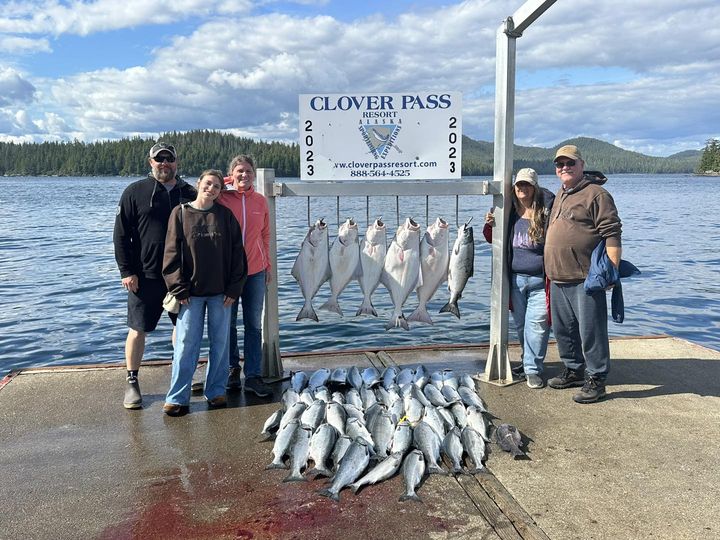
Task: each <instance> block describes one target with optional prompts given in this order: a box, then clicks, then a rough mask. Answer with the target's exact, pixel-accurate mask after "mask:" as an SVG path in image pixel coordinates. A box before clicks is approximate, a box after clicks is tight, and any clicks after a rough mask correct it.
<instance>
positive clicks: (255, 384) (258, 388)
mask: <svg viewBox="0 0 720 540" xmlns="http://www.w3.org/2000/svg"><path fill="white" fill-rule="evenodd" d="M245 391H246V392H252V393H253V394H255V395H256V396H259V397H267V396H270V395H272V388H270V387H269V386H268V385H267V384H265V383H264V382H263V380H262V379H261V378H260V377H250V378H249V379H245Z"/></svg>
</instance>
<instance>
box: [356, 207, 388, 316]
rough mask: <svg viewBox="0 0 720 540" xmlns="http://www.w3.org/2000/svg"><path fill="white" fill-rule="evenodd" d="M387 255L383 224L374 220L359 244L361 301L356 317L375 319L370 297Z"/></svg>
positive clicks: (377, 283) (378, 279)
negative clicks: (370, 316)
mask: <svg viewBox="0 0 720 540" xmlns="http://www.w3.org/2000/svg"><path fill="white" fill-rule="evenodd" d="M386 253H387V232H386V228H385V224H384V223H383V222H382V221H381V220H380V219H376V220H375V222H374V223H373V224H372V225H370V226H369V227H368V230H367V232H366V233H365V238H364V239H363V241H362V242H360V270H361V276H360V289H362V292H363V300H362V304H361V305H360V309H358V311H357V315H372V316H373V317H377V311H375V307H374V306H373V303H372V295H373V293H374V292H375V289H377V286H378V285H379V284H380V276H381V275H382V271H383V266H384V265H385V254H386Z"/></svg>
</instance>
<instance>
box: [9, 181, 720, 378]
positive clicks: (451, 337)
mask: <svg viewBox="0 0 720 540" xmlns="http://www.w3.org/2000/svg"><path fill="white" fill-rule="evenodd" d="M133 180H134V179H132V178H117V177H97V178H87V177H85V178H72V177H70V178H48V177H42V178H0V373H4V372H7V371H10V370H12V369H18V368H25V367H34V366H59V365H74V364H97V363H118V362H122V361H123V358H124V356H123V348H124V340H125V336H126V333H127V329H126V327H125V315H126V293H125V291H124V290H123V289H122V288H121V286H120V277H119V274H118V271H117V267H116V265H115V260H114V256H113V245H112V230H113V222H114V215H115V208H116V205H117V201H118V200H119V197H120V194H121V193H122V190H123V189H124V188H125V186H127V185H128V184H129V183H130V182H131V181H133ZM541 184H542V185H543V186H545V187H548V188H549V189H551V190H552V191H555V190H556V188H557V185H558V183H557V179H556V178H555V177H550V176H548V177H541ZM606 187H607V189H608V190H609V191H610V192H611V193H612V194H613V196H614V198H615V201H616V203H617V206H618V209H619V212H620V215H621V218H622V220H623V258H625V259H627V260H629V261H631V262H633V263H634V264H635V265H636V266H637V267H638V268H640V270H641V271H642V275H640V276H637V277H634V278H631V279H627V280H625V281H624V282H623V291H624V293H625V322H624V323H623V324H617V323H614V322H612V321H610V323H609V325H610V332H611V335H613V336H624V335H660V334H669V335H673V336H678V337H682V338H685V339H688V340H691V341H694V342H696V343H699V344H701V345H704V346H707V347H711V348H714V349H717V350H720V292H719V291H720V287H718V284H717V282H718V279H719V278H720V218H718V217H717V216H716V215H714V214H713V213H712V212H707V213H705V215H701V214H699V212H698V210H699V209H701V208H706V207H707V202H708V201H711V200H715V199H716V198H717V193H716V192H717V189H718V187H720V182H719V181H718V179H717V178H705V177H694V176H690V175H652V176H651V175H614V176H611V178H610V180H609V181H608V183H607V184H606ZM491 205H492V198H491V197H490V196H485V197H481V196H478V197H462V198H461V200H459V201H456V199H455V197H435V198H433V199H432V200H429V201H426V199H425V197H400V199H399V200H397V201H396V199H395V197H370V199H369V207H368V205H367V204H366V199H365V198H364V197H361V198H342V199H340V200H337V199H336V198H335V197H313V198H311V199H310V201H309V208H310V215H309V217H310V219H311V220H312V221H314V220H315V219H317V218H319V217H323V218H325V219H326V221H328V222H329V223H330V227H331V240H332V238H333V237H334V236H335V234H336V233H337V216H338V215H339V216H340V219H344V218H345V217H350V216H352V217H354V218H355V219H357V220H358V221H359V223H360V228H361V230H362V231H364V229H365V228H366V227H367V219H368V217H369V219H370V220H372V219H374V218H375V217H377V216H382V217H383V220H384V221H385V222H386V223H387V225H388V231H389V237H388V242H389V241H390V239H391V237H392V233H393V231H394V230H395V228H396V227H397V223H398V221H402V220H404V218H405V217H408V216H412V217H413V218H414V219H415V220H416V221H418V222H419V223H420V224H421V225H422V226H423V228H424V227H425V226H426V225H427V223H428V221H429V222H432V221H434V220H435V218H436V217H438V216H441V217H444V218H445V219H447V220H448V221H449V222H450V223H451V225H452V227H451V243H452V241H454V238H455V237H456V234H457V224H458V223H460V224H461V223H462V222H464V221H466V220H468V219H470V218H473V224H474V225H475V275H474V276H473V277H472V278H471V279H470V281H469V282H468V285H467V287H466V289H465V292H464V294H463V298H462V299H461V300H460V310H461V314H462V318H461V319H460V320H458V319H456V318H455V317H453V316H452V315H450V314H439V313H437V311H438V310H439V309H440V307H441V306H442V305H443V304H444V303H445V302H446V301H447V298H448V292H447V290H446V288H444V286H443V287H442V288H441V289H439V290H438V292H437V293H436V294H435V296H434V298H433V299H432V300H431V302H430V304H429V311H430V313H431V316H432V317H433V320H434V321H435V324H434V325H433V326H429V325H418V324H415V325H412V326H411V329H410V330H409V331H403V330H400V329H394V330H391V331H385V329H384V325H385V322H386V320H387V318H388V317H389V316H390V312H391V304H390V299H389V295H388V293H387V291H386V290H385V289H384V288H383V287H382V286H381V287H379V288H378V290H377V291H376V292H375V294H374V296H373V302H374V304H375V307H376V309H377V310H378V313H379V315H380V316H379V318H377V319H375V318H371V317H355V316H354V315H355V311H356V310H357V308H358V307H359V305H360V301H361V298H362V294H361V291H360V287H359V286H358V284H357V283H351V284H350V285H349V286H348V288H347V289H346V290H345V291H344V292H343V293H342V294H341V296H340V305H341V307H342V308H343V310H344V313H345V316H344V317H340V316H339V315H336V314H334V313H330V312H326V311H318V315H319V317H320V322H319V323H315V322H313V321H300V322H298V321H295V316H296V315H297V312H298V311H299V310H300V307H301V306H302V303H303V300H302V295H301V293H300V290H299V288H298V285H297V283H296V282H295V280H294V279H293V278H292V277H291V276H290V269H291V268H292V264H293V261H294V259H295V257H296V256H297V253H298V251H299V247H300V243H301V242H302V239H303V237H304V236H305V233H306V231H307V226H308V199H306V198H286V199H279V200H278V204H277V216H278V223H277V227H278V285H279V303H280V342H281V351H284V352H291V351H293V352H294V351H311V350H338V349H343V348H353V349H357V348H363V347H369V348H380V347H390V346H406V345H427V344H454V343H480V342H486V341H487V340H488V339H489V315H490V313H489V302H490V263H491V261H490V259H491V256H490V246H489V245H488V244H486V243H485V240H484V239H483V237H482V233H481V229H482V224H483V216H484V214H485V212H486V211H487V209H488V208H489V207H490V206H491ZM398 207H399V213H398V212H397V210H396V209H397V208H398ZM328 295H329V289H328V285H324V286H323V288H322V289H321V291H320V293H319V294H318V296H317V297H316V299H315V300H314V302H313V303H314V305H315V307H316V308H317V307H318V306H320V305H321V304H322V303H323V302H324V300H325V299H326V298H327V297H328ZM416 304H417V301H416V298H415V296H414V294H413V295H411V297H410V299H409V300H408V302H407V304H406V306H405V313H406V315H407V314H409V313H410V312H411V311H412V310H413V309H414V307H415V305H416ZM511 327H512V324H511ZM171 328H172V327H171V325H170V323H169V321H168V320H167V318H166V317H163V319H162V321H161V324H160V325H159V326H158V329H157V330H156V331H155V332H154V333H152V334H150V335H149V337H148V340H147V348H146V355H145V358H169V357H170V356H171V355H172V349H171V346H170V339H169V338H170V332H171ZM510 339H515V336H514V333H513V330H511V336H510Z"/></svg>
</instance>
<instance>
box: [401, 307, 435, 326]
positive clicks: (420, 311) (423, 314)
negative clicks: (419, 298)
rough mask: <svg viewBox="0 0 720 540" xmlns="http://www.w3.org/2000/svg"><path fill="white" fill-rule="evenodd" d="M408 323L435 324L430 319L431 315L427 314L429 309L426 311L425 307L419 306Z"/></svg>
mask: <svg viewBox="0 0 720 540" xmlns="http://www.w3.org/2000/svg"><path fill="white" fill-rule="evenodd" d="M407 321H408V322H412V321H415V322H421V323H425V324H433V320H432V319H431V318H430V314H429V313H428V312H427V309H425V308H424V307H423V306H418V307H416V308H415V311H413V312H412V313H411V314H410V316H409V317H408V318H407Z"/></svg>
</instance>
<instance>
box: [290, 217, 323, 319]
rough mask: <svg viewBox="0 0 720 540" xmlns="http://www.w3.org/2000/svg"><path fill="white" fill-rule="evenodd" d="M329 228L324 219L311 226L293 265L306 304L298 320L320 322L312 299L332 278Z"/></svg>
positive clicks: (293, 273)
mask: <svg viewBox="0 0 720 540" xmlns="http://www.w3.org/2000/svg"><path fill="white" fill-rule="evenodd" d="M328 246H329V241H328V228H327V225H326V224H325V222H324V221H323V220H322V219H319V220H317V221H316V222H315V225H312V226H310V230H309V231H308V233H307V234H306V235H305V239H304V240H303V242H302V246H301V247H300V253H298V256H297V259H295V264H293V267H292V271H291V272H290V273H291V274H292V277H294V278H295V280H296V281H297V282H298V284H299V285H300V290H301V291H302V295H303V298H304V299H305V304H304V305H303V307H302V309H301V310H300V313H298V316H297V318H296V320H298V321H299V320H300V319H312V320H314V321H317V320H318V317H317V313H315V309H313V306H312V299H313V298H314V297H315V295H316V294H317V292H318V290H320V287H321V286H322V284H323V283H325V282H326V281H327V280H328V279H329V278H330V257H329V248H328Z"/></svg>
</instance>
